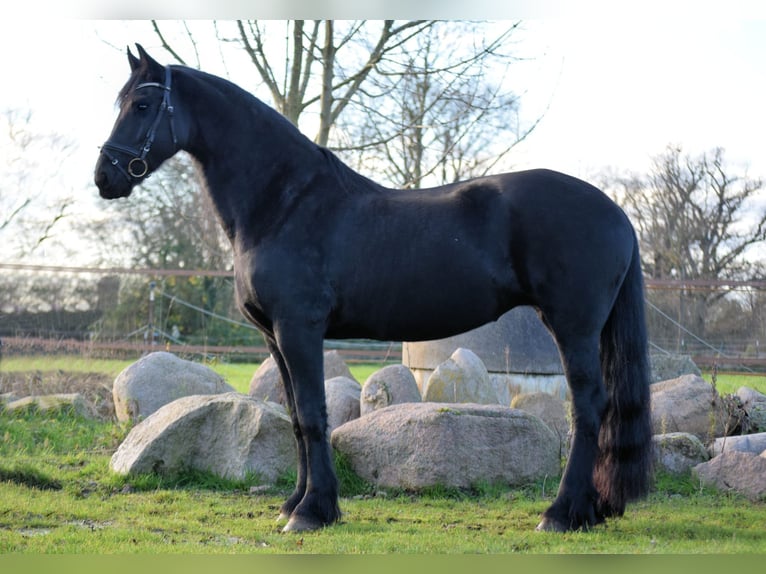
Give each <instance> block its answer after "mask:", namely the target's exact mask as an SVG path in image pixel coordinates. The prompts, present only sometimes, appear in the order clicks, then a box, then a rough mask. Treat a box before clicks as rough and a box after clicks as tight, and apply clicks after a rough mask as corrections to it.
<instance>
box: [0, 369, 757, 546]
mask: <svg viewBox="0 0 766 574" xmlns="http://www.w3.org/2000/svg"><path fill="white" fill-rule="evenodd" d="M29 364H30V363H29V362H27V363H24V361H21V360H18V361H17V360H15V359H7V360H3V363H2V369H3V370H4V371H5V370H13V369H16V370H29ZM34 364H35V365H37V366H36V367H35V369H39V370H43V371H48V370H51V369H66V370H70V371H71V370H73V369H81V370H82V372H93V371H94V370H96V369H98V370H108V371H109V372H110V374H116V373H118V372H119V371H120V370H121V368H124V365H121V363H120V362H117V361H107V362H103V363H102V362H100V361H98V362H88V361H85V360H77V361H76V362H74V363H67V362H66V361H65V360H63V359H54V360H52V361H50V362H49V361H48V360H47V359H46V361H45V365H44V367H43V366H41V365H40V363H39V362H34ZM126 364H127V363H126ZM212 366H213V367H214V368H215V369H216V370H217V371H218V372H220V373H221V374H222V375H223V376H224V377H226V378H227V379H228V380H229V381H230V382H232V384H234V386H235V387H238V388H240V387H243V389H244V390H246V388H247V385H249V380H250V377H251V376H252V373H253V372H254V371H255V368H256V365H238V364H219V365H212ZM377 368H378V367H377V366H374V365H372V366H363V367H362V368H360V366H357V365H353V366H352V367H351V369H352V372H354V375H355V376H356V377H357V379H358V380H360V381H364V380H365V379H366V377H367V376H368V375H369V373H371V372H372V371H374V370H376V369H377ZM231 377H239V379H238V380H239V381H240V382H235V381H232V378H231ZM706 379H708V380H709V378H708V377H707V376H706ZM764 380H766V379H764V378H761V377H758V378H743V377H736V376H732V375H718V380H717V386H718V388H719V391H720V392H733V391H735V390H736V389H737V388H738V387H739V386H741V385H742V384H748V385H750V386H754V387H755V388H758V389H759V390H761V391H762V392H764V390H766V389H764V385H763V381H764ZM128 432H129V427H127V426H124V425H119V424H117V423H112V422H103V421H92V420H87V419H84V418H81V417H79V416H78V415H76V414H75V413H74V412H71V411H69V412H59V413H43V412H38V411H36V410H34V409H30V410H27V411H25V412H21V413H13V414H11V413H8V412H2V411H0V439H2V440H1V441H0V555H2V554H6V553H37V554H60V553H77V554H91V555H101V554H149V553H151V554H195V555H199V554H251V555H261V554H319V553H321V554H362V553H378V554H381V553H382V554H391V553H396V554H421V553H428V554H457V553H493V554H516V553H524V554H551V553H567V554H572V553H575V554H582V553H587V554H593V553H597V554H603V553H610V554H691V553H694V554H698V553H723V554H733V553H736V554H743V553H759V552H760V553H762V552H766V531H764V528H763V524H765V523H766V502H758V503H753V502H750V501H748V500H746V499H744V498H742V497H740V496H737V495H733V494H724V493H719V492H715V491H712V490H709V489H706V488H701V487H700V485H699V484H698V483H695V481H693V480H692V479H691V477H690V476H688V475H687V476H683V477H672V476H668V475H658V476H657V477H656V480H655V485H654V489H653V492H652V493H651V495H650V496H649V497H648V499H646V500H644V501H641V502H639V503H636V504H633V505H630V506H629V508H628V510H627V512H626V515H625V516H624V517H622V518H619V519H614V520H610V521H609V522H608V523H607V524H606V525H603V526H599V527H597V528H595V529H593V530H591V531H590V532H574V533H567V534H563V535H561V534H552V533H539V532H535V531H534V527H535V525H536V524H537V522H538V520H539V517H540V513H541V512H542V511H543V510H544V509H545V508H546V507H547V506H548V505H549V504H550V502H551V501H552V498H553V496H554V495H555V492H556V489H557V482H556V479H548V480H545V481H541V482H538V483H536V484H532V485H529V486H527V487H526V488H517V489H510V488H508V487H505V486H502V485H478V486H477V487H476V488H474V489H472V490H470V491H468V490H458V489H448V488H433V489H429V490H428V491H427V492H423V493H419V494H413V493H409V492H404V491H394V490H389V491H381V490H378V489H375V488H373V487H372V486H371V485H369V484H367V483H365V482H364V481H363V480H361V479H360V478H359V477H358V476H356V475H355V474H354V472H353V470H352V469H351V467H350V465H349V464H348V461H346V460H345V459H344V458H343V457H342V456H337V455H336V467H337V469H338V476H339V479H340V482H341V496H342V499H341V508H342V510H343V512H344V517H343V520H342V521H341V523H340V524H338V525H335V526H333V527H331V528H327V529H324V530H322V531H319V532H310V533H303V534H299V535H293V534H291V535H285V534H281V533H280V532H279V525H278V524H277V523H276V522H275V518H276V516H277V514H278V509H279V506H280V505H281V503H282V501H283V500H284V498H285V497H286V496H287V495H288V494H289V492H290V490H291V485H292V483H293V481H294V476H285V477H283V478H282V480H281V481H280V482H279V483H278V484H277V485H275V486H274V487H271V488H269V489H268V490H267V491H265V492H259V493H257V494H251V493H250V486H251V485H253V484H257V480H256V479H255V478H254V477H248V478H246V479H244V480H240V481H229V480H225V479H221V478H219V477H216V476H213V475H210V474H208V473H203V472H199V471H187V472H183V473H178V474H177V475H175V476H159V475H153V474H148V475H141V476H136V477H123V476H119V475H115V474H113V473H112V472H111V471H110V470H109V458H110V456H111V454H112V453H113V452H114V450H115V449H116V448H117V446H118V445H119V444H120V442H121V441H122V440H123V439H124V437H125V436H126V435H127V433H128Z"/></svg>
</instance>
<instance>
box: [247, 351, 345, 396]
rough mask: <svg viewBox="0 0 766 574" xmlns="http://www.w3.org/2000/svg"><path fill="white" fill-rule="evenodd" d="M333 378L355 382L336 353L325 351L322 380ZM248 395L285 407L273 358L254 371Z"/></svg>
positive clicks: (283, 392)
mask: <svg viewBox="0 0 766 574" xmlns="http://www.w3.org/2000/svg"><path fill="white" fill-rule="evenodd" d="M334 377H346V378H348V379H351V380H356V379H354V376H353V375H352V374H351V370H350V369H349V368H348V365H346V362H345V361H344V360H343V357H341V355H340V353H338V351H325V353H324V379H325V380H327V379H332V378H334ZM248 394H249V395H251V396H253V397H255V398H257V399H262V400H264V401H271V402H274V403H279V404H280V405H283V406H284V405H287V399H286V398H285V390H284V388H283V387H282V379H281V378H280V375H279V368H278V367H277V362H276V361H275V360H274V357H272V356H269V357H268V358H267V359H266V360H265V361H263V363H261V364H260V366H259V367H258V369H257V370H256V371H255V374H253V378H252V379H251V380H250V388H249V390H248Z"/></svg>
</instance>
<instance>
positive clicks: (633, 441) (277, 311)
mask: <svg viewBox="0 0 766 574" xmlns="http://www.w3.org/2000/svg"><path fill="white" fill-rule="evenodd" d="M138 55H139V57H136V56H134V55H133V54H132V53H131V52H130V50H128V60H129V62H130V68H131V75H130V79H129V80H128V82H127V83H126V85H125V86H124V87H123V89H122V91H121V92H120V95H119V105H120V111H119V116H118V118H117V121H116V123H115V125H114V128H113V130H112V133H111V136H110V137H109V140H108V141H107V142H106V143H105V144H104V146H103V148H102V150H101V155H100V157H99V159H98V163H97V164H96V170H95V182H96V185H97V186H98V188H99V190H100V193H101V196H102V197H104V198H107V199H113V198H118V197H124V196H127V195H129V194H130V192H131V190H132V189H133V187H134V186H135V185H136V184H138V183H140V182H141V181H142V180H143V179H144V178H145V177H146V176H148V175H149V174H150V173H151V172H152V171H153V170H155V169H156V168H157V167H159V165H160V164H161V163H162V162H163V161H165V160H166V159H167V158H169V157H171V156H172V155H173V154H175V153H176V152H177V151H179V150H185V151H187V152H188V153H190V154H191V155H192V156H193V157H194V158H196V160H197V161H198V162H199V164H200V165H201V167H202V170H203V173H204V176H205V178H206V180H207V188H208V193H209V194H210V196H211V197H212V200H213V203H214V205H215V207H216V209H217V211H218V215H219V216H220V220H221V223H222V225H223V227H224V229H225V231H226V233H227V234H228V237H229V239H230V240H231V244H232V246H233V249H234V268H235V275H236V279H235V282H236V291H237V298H238V302H239V306H240V309H241V310H242V313H243V314H244V315H245V316H246V317H247V318H248V319H249V320H250V321H252V322H253V323H254V324H255V325H257V326H258V327H259V328H260V329H261V330H262V331H263V333H264V336H265V339H266V341H267V344H268V347H269V349H270V351H271V353H272V356H273V357H274V359H275V360H276V363H277V365H278V366H279V371H280V374H281V376H282V382H283V384H284V388H285V395H286V397H287V400H288V402H289V405H288V406H289V411H290V415H291V417H292V422H293V429H294V431H295V438H296V442H297V447H298V479H297V485H296V487H295V491H294V492H293V493H292V495H291V496H290V497H289V499H288V500H287V501H286V502H285V503H284V505H283V506H282V509H281V517H282V518H284V519H287V520H288V522H287V525H286V526H285V530H286V531H289V530H307V529H315V528H319V527H322V526H325V525H328V524H331V523H333V522H335V521H337V520H338V519H339V518H340V510H339V508H338V486H337V479H336V477H335V472H334V468H333V462H332V458H331V451H330V447H329V443H328V440H327V433H326V431H327V413H326V405H325V397H324V381H323V379H324V377H323V353H322V348H323V340H324V339H325V338H326V337H328V338H351V337H364V338H373V339H381V340H407V341H416V340H428V339H437V338H442V337H447V336H450V335H454V334H457V333H461V332H464V331H467V330H469V329H472V328H475V327H478V326H480V325H482V324H484V323H487V322H489V321H493V320H495V319H497V318H498V317H499V316H500V315H501V314H503V313H504V312H506V311H508V310H509V309H511V308H512V307H514V306H517V305H530V306H532V307H534V308H536V309H537V310H538V312H539V314H540V317H541V318H542V320H543V321H544V323H545V325H546V326H547V327H548V328H549V329H550V331H551V333H552V334H553V336H554V338H555V340H556V343H557V345H558V348H559V351H560V354H561V359H562V363H563V365H564V369H565V373H566V376H567V380H568V384H569V388H570V391H571V395H572V400H573V407H574V409H573V413H574V421H573V425H574V439H573V443H572V447H571V451H570V457H569V462H568V464H567V466H566V469H565V472H564V475H563V477H562V480H561V485H560V487H559V491H558V494H557V497H556V500H555V501H554V502H553V504H552V505H551V506H550V507H549V508H548V509H547V510H546V511H545V512H544V514H543V518H542V521H541V522H540V525H539V526H538V529H542V530H557V531H566V530H570V529H580V528H588V527H589V526H591V525H595V524H598V523H600V522H603V521H604V519H605V518H606V517H609V516H614V515H621V514H622V513H623V512H624V510H625V505H626V503H627V502H628V501H630V500H633V499H636V498H638V497H640V496H642V495H644V494H645V492H646V491H647V488H648V482H649V467H650V458H651V457H650V448H651V430H650V420H649V377H648V359H647V339H646V328H645V324H644V307H643V282H642V276H641V267H640V263H639V253H638V247H637V242H636V237H635V233H634V231H633V228H632V226H631V224H630V222H629V221H628V219H627V217H626V216H625V214H624V213H623V212H622V211H621V210H620V209H619V208H618V207H617V206H616V205H615V204H614V203H613V202H612V201H611V200H609V199H608V198H607V197H606V196H605V195H604V194H603V193H602V192H600V191H599V190H598V189H596V188H594V187H592V186H591V185H589V184H587V183H585V182H583V181H580V180H578V179H575V178H572V177H569V176H566V175H563V174H561V173H556V172H553V171H547V170H531V171H523V172H518V173H506V174H501V175H495V176H490V177H483V178H479V179H473V180H469V181H465V182H462V183H455V184H451V185H446V186H442V187H438V188H434V189H423V190H407V191H404V190H394V189H387V188H384V187H382V186H380V185H378V184H376V183H374V182H373V181H371V180H369V179H367V178H365V177H363V176H361V175H359V174H357V173H355V172H354V171H352V170H351V169H350V168H348V167H347V166H346V165H344V164H343V163H342V162H341V161H340V160H338V158H337V157H335V156H334V155H333V154H332V153H331V152H330V151H328V150H327V149H324V148H322V147H319V146H317V145H315V144H314V143H312V142H311V141H310V140H308V139H307V138H306V137H304V136H303V135H302V134H301V133H300V132H299V131H298V129H296V127H295V126H294V125H292V124H291V123H290V122H288V120H287V119H285V118H284V117H283V116H281V115H280V114H278V113H277V112H275V111H274V110H272V109H271V108H269V107H268V106H266V105H264V104H263V103H262V102H261V101H259V100H258V99H256V98H255V97H253V96H252V95H251V94H249V93H247V92H245V91H244V90H242V89H240V88H239V87H237V86H236V85H234V84H232V83H231V82H228V81H226V80H224V79H221V78H218V77H215V76H212V75H209V74H206V73H204V72H200V71H197V70H194V69H190V68H186V67H182V66H167V67H166V66H162V65H161V64H159V63H157V62H156V61H155V60H153V59H152V58H151V57H150V56H149V55H148V54H147V53H146V52H145V51H144V50H143V48H141V46H138Z"/></svg>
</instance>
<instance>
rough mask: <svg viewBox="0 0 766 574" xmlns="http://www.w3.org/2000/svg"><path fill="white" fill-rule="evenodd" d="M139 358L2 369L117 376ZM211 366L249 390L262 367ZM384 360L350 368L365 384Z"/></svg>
mask: <svg viewBox="0 0 766 574" xmlns="http://www.w3.org/2000/svg"><path fill="white" fill-rule="evenodd" d="M134 362H135V360H118V359H88V358H81V357H72V356H68V355H60V356H59V355H54V356H45V357H7V358H3V359H2V362H1V363H0V372H35V371H41V372H50V371H65V372H71V373H94V372H97V373H105V374H108V375H109V376H111V377H116V376H117V375H119V374H120V372H121V371H122V370H123V369H125V368H126V367H128V366H129V365H131V364H132V363H134ZM207 364H208V366H209V367H210V368H211V369H213V370H214V371H215V372H217V373H218V374H219V375H221V376H222V377H223V378H224V379H226V381H227V382H228V383H229V384H230V385H231V386H232V387H234V388H235V389H236V390H237V391H238V392H240V393H247V392H248V391H249V389H250V380H251V379H252V378H253V374H254V373H255V371H256V370H257V369H258V367H259V363H226V362H221V361H211V362H209V363H207ZM384 366H385V365H384V364H377V363H351V364H349V369H350V370H351V374H352V375H353V376H354V378H355V379H356V380H357V381H359V383H360V384H363V383H364V382H365V381H366V380H367V378H368V377H369V376H370V375H371V374H372V373H374V372H375V371H377V370H379V369H382V368H383V367H384Z"/></svg>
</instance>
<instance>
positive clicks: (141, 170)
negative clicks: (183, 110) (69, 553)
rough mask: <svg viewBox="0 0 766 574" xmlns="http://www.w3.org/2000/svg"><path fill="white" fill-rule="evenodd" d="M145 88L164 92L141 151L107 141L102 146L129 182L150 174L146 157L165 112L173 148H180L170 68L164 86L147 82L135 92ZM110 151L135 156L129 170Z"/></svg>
mask: <svg viewBox="0 0 766 574" xmlns="http://www.w3.org/2000/svg"><path fill="white" fill-rule="evenodd" d="M143 88H159V89H161V90H163V91H164V93H163V96H162V104H161V105H160V109H159V111H158V112H157V115H156V116H155V118H154V121H153V122H152V125H151V126H150V127H149V130H148V131H147V132H146V138H145V139H144V145H143V146H142V147H141V149H140V150H139V149H136V148H134V147H131V146H127V145H123V144H119V143H114V142H112V141H110V140H107V141H106V142H105V143H104V145H103V146H101V153H102V154H104V155H105V156H106V157H107V158H108V159H109V160H110V161H111V162H112V165H113V166H115V167H116V168H117V169H119V170H120V172H122V174H123V175H124V176H125V177H126V178H127V179H128V181H133V180H134V179H141V178H142V177H145V176H146V175H147V173H148V172H149V165H148V164H147V163H146V156H147V155H148V154H149V151H150V150H151V149H152V145H153V144H154V138H155V137H156V136H157V128H158V127H159V125H160V121H162V116H163V115H164V114H165V112H167V114H168V120H169V122H170V134H171V136H172V137H173V146H174V147H176V148H177V147H178V141H177V139H176V130H175V124H174V123H173V105H172V104H171V102H170V66H165V83H164V84H160V83H159V82H145V83H143V84H139V85H137V86H136V87H135V88H134V91H135V90H141V89H143ZM110 150H111V151H116V152H121V153H126V154H128V155H131V156H133V158H132V159H131V160H130V161H129V162H128V165H127V169H126V168H124V167H123V166H122V165H120V160H119V159H118V158H117V157H115V156H114V155H112V154H111V153H109V152H110Z"/></svg>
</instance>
